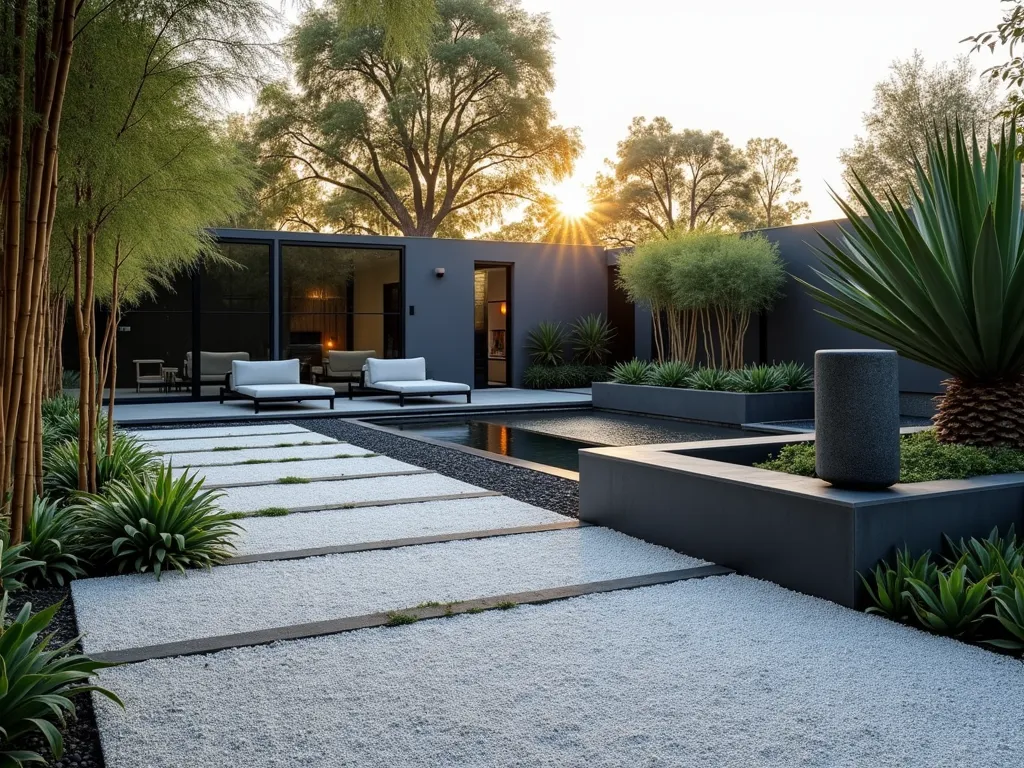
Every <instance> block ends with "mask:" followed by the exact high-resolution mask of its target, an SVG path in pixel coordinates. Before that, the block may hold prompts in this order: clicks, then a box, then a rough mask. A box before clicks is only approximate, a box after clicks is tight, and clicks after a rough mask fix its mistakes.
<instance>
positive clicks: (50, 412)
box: [41, 395, 107, 457]
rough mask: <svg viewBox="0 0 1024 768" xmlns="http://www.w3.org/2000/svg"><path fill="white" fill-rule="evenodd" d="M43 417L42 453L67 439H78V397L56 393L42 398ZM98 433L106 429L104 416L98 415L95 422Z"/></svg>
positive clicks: (102, 432) (44, 453) (47, 452)
mask: <svg viewBox="0 0 1024 768" xmlns="http://www.w3.org/2000/svg"><path fill="white" fill-rule="evenodd" d="M41 411H42V418H43V455H44V457H45V456H46V455H47V454H49V452H50V451H51V450H53V449H54V448H56V447H57V446H58V445H61V444H63V443H65V442H67V441H69V440H73V441H75V442H77V441H78V427H79V411H78V398H77V397H71V396H70V395H57V397H51V398H49V399H48V400H44V401H43V404H42V406H41ZM97 430H98V433H99V434H101V435H102V434H105V433H106V430H107V420H106V417H104V416H100V419H99V422H98V423H97Z"/></svg>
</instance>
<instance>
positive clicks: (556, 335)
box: [526, 322, 569, 365]
mask: <svg viewBox="0 0 1024 768" xmlns="http://www.w3.org/2000/svg"><path fill="white" fill-rule="evenodd" d="M568 340H569V333H568V331H566V329H565V328H564V327H563V326H562V324H561V323H548V322H544V323H540V324H539V325H538V326H537V327H536V328H534V329H533V330H532V331H530V332H529V334H527V336H526V350H527V352H529V353H530V359H531V360H533V362H534V363H537V364H538V365H558V364H559V363H561V362H562V361H563V360H564V359H565V345H566V343H567V342H568Z"/></svg>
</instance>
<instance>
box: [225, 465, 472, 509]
mask: <svg viewBox="0 0 1024 768" xmlns="http://www.w3.org/2000/svg"><path fill="white" fill-rule="evenodd" d="M295 463H296V464H298V463H299V462H295ZM253 466H260V465H258V464H256V465H253ZM284 466H287V464H285V465H284ZM480 490H481V489H480V488H477V487H476V486H475V485H470V484H469V483H463V482H462V481H461V480H453V479H452V478H450V477H445V476H444V475H436V474H429V475H406V476H401V475H398V476H395V477H373V478H365V479H362V480H320V481H315V482H312V483H305V484H302V485H256V486H248V487H245V488H226V489H224V492H223V493H224V495H223V497H221V499H220V501H219V502H218V503H219V504H220V506H221V507H223V508H224V509H225V510H226V511H228V512H256V511H258V510H261V509H267V508H268V507H283V508H285V509H301V508H303V507H339V506H341V505H342V504H361V503H365V502H370V501H372V502H387V501H397V500H399V499H416V498H420V497H422V496H450V495H452V494H457V493H458V494H463V493H479V492H480Z"/></svg>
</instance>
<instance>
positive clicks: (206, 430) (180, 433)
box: [131, 424, 309, 440]
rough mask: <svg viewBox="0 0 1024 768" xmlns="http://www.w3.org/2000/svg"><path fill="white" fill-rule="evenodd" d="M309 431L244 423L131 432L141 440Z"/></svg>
mask: <svg viewBox="0 0 1024 768" xmlns="http://www.w3.org/2000/svg"><path fill="white" fill-rule="evenodd" d="M297 432H305V433H307V434H308V433H309V430H308V429H305V428H304V427H297V426H295V425H294V424H243V425H234V426H231V425H228V424H225V425H224V426H222V427H185V428H182V429H133V430H131V434H133V435H135V436H136V437H138V438H139V439H140V440H181V439H188V438H196V439H198V438H202V437H248V436H249V435H287V434H294V433H297Z"/></svg>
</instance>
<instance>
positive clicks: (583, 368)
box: [523, 363, 608, 389]
mask: <svg viewBox="0 0 1024 768" xmlns="http://www.w3.org/2000/svg"><path fill="white" fill-rule="evenodd" d="M607 378H608V369H607V368H606V367H604V366H603V365H576V364H575V363H565V364H562V365H530V366H527V368H526V370H525V371H523V386H524V387H525V388H526V389H574V388H582V387H589V386H590V385H591V384H593V383H594V382H595V381H604V380H606V379H607Z"/></svg>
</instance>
